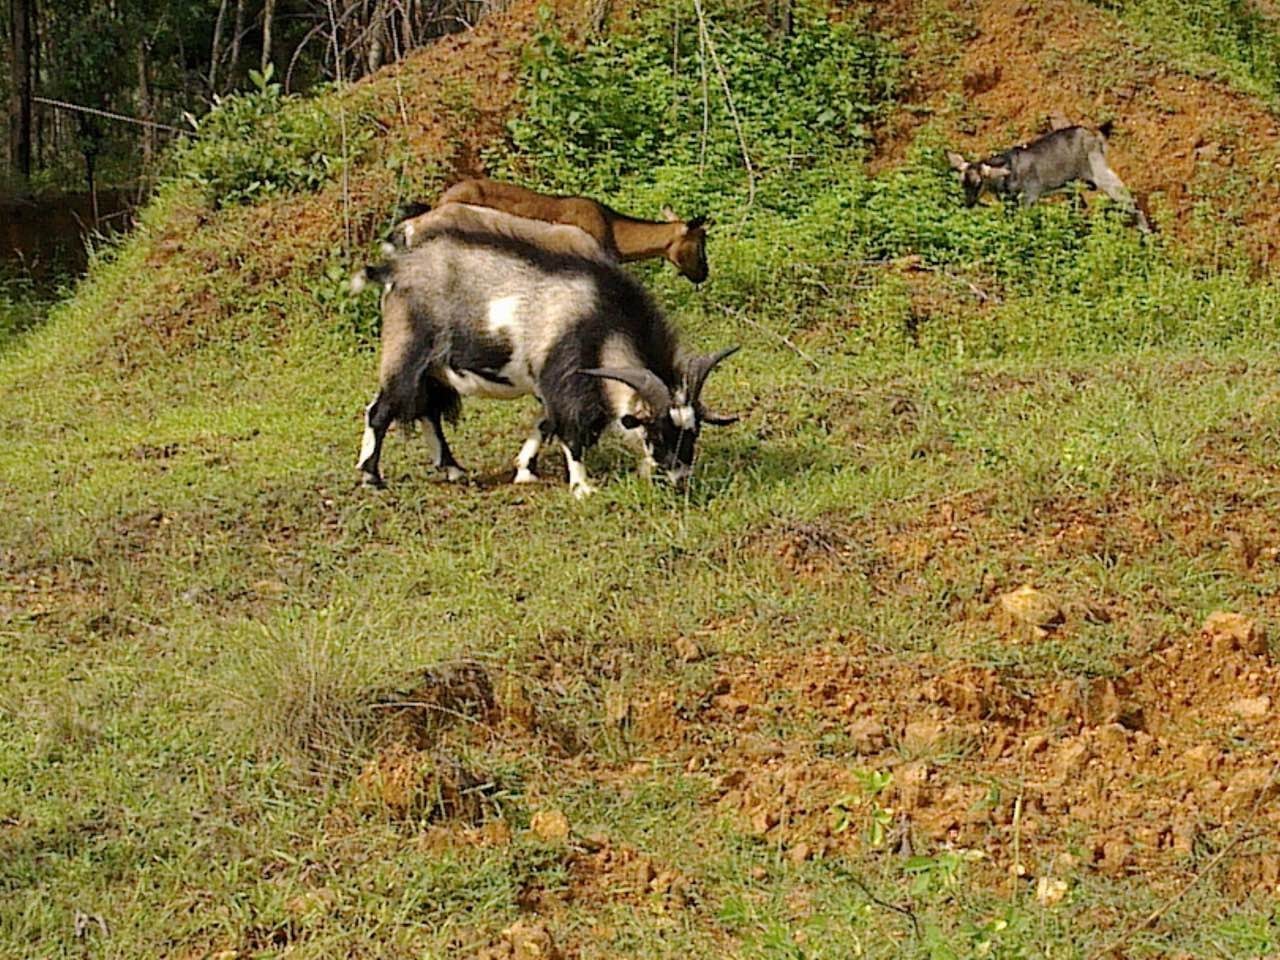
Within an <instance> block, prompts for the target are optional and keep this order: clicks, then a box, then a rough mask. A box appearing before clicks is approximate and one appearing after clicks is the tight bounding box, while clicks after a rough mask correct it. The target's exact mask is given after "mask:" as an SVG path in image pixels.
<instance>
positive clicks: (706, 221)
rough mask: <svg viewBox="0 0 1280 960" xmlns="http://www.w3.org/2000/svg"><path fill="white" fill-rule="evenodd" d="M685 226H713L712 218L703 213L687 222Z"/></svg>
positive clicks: (687, 227)
mask: <svg viewBox="0 0 1280 960" xmlns="http://www.w3.org/2000/svg"><path fill="white" fill-rule="evenodd" d="M684 226H685V230H705V229H707V227H709V226H711V218H710V217H708V216H706V215H705V214H701V215H699V216H696V217H694V218H693V219H692V220H689V221H688V222H686V223H685V225H684Z"/></svg>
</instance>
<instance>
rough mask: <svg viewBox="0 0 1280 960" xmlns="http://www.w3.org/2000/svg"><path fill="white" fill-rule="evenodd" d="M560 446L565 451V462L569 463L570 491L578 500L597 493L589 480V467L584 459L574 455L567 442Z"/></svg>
mask: <svg viewBox="0 0 1280 960" xmlns="http://www.w3.org/2000/svg"><path fill="white" fill-rule="evenodd" d="M560 448H561V449H562V450H563V451H564V460H565V463H567V464H568V465H569V492H570V493H572V494H573V496H574V498H575V499H577V500H581V499H582V498H583V497H588V496H590V495H591V494H593V493H595V492H596V488H595V487H593V486H592V485H591V484H590V483H588V482H587V468H586V467H585V466H584V465H583V463H582V461H581V460H580V459H578V457H576V456H574V453H573V451H572V450H570V449H569V447H568V445H567V444H563V443H562V444H560ZM579 453H581V451H579Z"/></svg>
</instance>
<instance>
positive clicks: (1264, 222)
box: [877, 0, 1280, 265]
mask: <svg viewBox="0 0 1280 960" xmlns="http://www.w3.org/2000/svg"><path fill="white" fill-rule="evenodd" d="M934 6H936V7H942V8H944V9H945V11H946V12H947V13H948V14H950V15H951V16H953V17H954V18H956V20H957V21H959V22H963V23H969V24H971V29H970V30H969V31H968V37H967V40H966V41H965V42H963V43H962V44H961V49H960V51H959V58H958V61H956V62H955V63H954V64H953V65H952V66H950V67H947V66H945V65H944V64H945V61H939V60H938V59H935V58H931V59H930V60H929V63H931V64H932V66H931V67H930V68H929V69H925V70H921V71H918V72H916V73H915V74H914V75H913V77H912V81H913V86H914V91H913V94H912V98H913V99H914V100H915V101H916V103H917V105H918V106H920V107H924V108H926V109H927V112H926V113H924V114H920V115H912V114H911V113H907V112H903V113H902V114H900V115H899V117H898V119H897V120H896V121H895V125H896V126H895V127H893V128H891V129H890V130H889V131H888V132H887V136H886V138H885V140H884V141H883V143H882V145H881V151H880V156H879V159H878V161H877V163H878V165H880V166H882V167H888V166H893V165H895V164H896V163H898V162H900V160H901V158H902V156H903V155H904V153H905V149H906V147H907V145H908V144H909V143H910V141H911V138H912V136H913V134H914V132H915V131H916V130H917V129H918V127H919V124H920V123H921V122H923V120H924V119H925V118H926V117H927V116H929V115H934V116H939V117H941V118H943V119H944V122H945V127H946V129H947V133H948V138H949V140H950V141H951V142H952V143H953V144H954V146H955V148H956V149H958V150H960V151H962V152H964V153H966V155H969V156H978V155H983V156H985V155H987V154H989V153H992V152H995V151H997V150H1001V149H1004V148H1005V147H1008V146H1010V145H1012V144H1015V143H1021V142H1025V141H1026V140H1030V139H1033V138H1034V137H1036V136H1038V135H1039V134H1041V133H1045V132H1047V131H1048V130H1050V129H1052V128H1053V127H1054V126H1056V125H1060V124H1062V123H1064V122H1069V123H1084V124H1096V123H1100V122H1102V121H1104V120H1108V119H1111V120H1114V121H1115V133H1114V134H1113V137H1112V141H1111V144H1110V158H1111V164H1112V166H1113V167H1114V168H1115V169H1116V171H1117V172H1118V173H1119V174H1120V176H1121V177H1123V178H1124V180H1125V182H1126V183H1127V184H1128V185H1129V186H1130V187H1131V188H1132V189H1133V190H1134V191H1135V193H1137V194H1138V195H1139V196H1140V199H1141V198H1146V202H1148V203H1149V204H1150V205H1151V207H1152V209H1153V210H1154V212H1155V214H1156V216H1157V218H1158V221H1159V224H1158V225H1159V228H1160V229H1162V230H1166V231H1168V232H1170V233H1172V234H1174V235H1175V236H1176V237H1177V238H1178V239H1179V240H1181V241H1183V242H1186V243H1188V244H1194V241H1195V239H1196V235H1197V232H1198V223H1199V222H1200V221H1198V220H1197V216H1196V204H1197V201H1198V200H1200V199H1202V198H1204V197H1206V196H1213V197H1215V198H1216V199H1217V200H1218V201H1219V203H1223V204H1224V205H1225V206H1226V207H1227V209H1228V210H1229V214H1228V216H1230V217H1231V218H1232V220H1233V222H1235V223H1237V224H1239V225H1240V226H1243V227H1245V228H1247V229H1246V230H1245V231H1244V232H1243V235H1244V236H1247V237H1248V240H1247V243H1248V248H1249V249H1248V252H1249V254H1250V255H1251V256H1252V257H1253V258H1254V259H1255V261H1257V262H1258V263H1260V264H1263V265H1266V264H1269V263H1271V262H1272V261H1273V260H1274V259H1275V257H1276V253H1277V250H1280V178H1278V177H1277V176H1276V175H1275V164H1276V161H1277V157H1278V155H1277V145H1278V144H1280V118H1277V116H1276V115H1275V114H1274V113H1272V112H1271V111H1269V110H1268V109H1266V108H1265V107H1264V106H1263V105H1262V104H1260V103H1259V102H1258V101H1256V100H1254V99H1252V98H1250V97H1248V96H1245V95H1243V94H1241V93H1238V92H1236V91H1234V90H1232V89H1231V88H1230V87H1229V86H1228V85H1227V84H1226V83H1225V82H1221V81H1218V80H1213V79H1208V78H1203V77H1197V76H1192V75H1190V74H1189V73H1187V72H1184V71H1179V70H1176V69H1174V68H1172V67H1171V66H1169V65H1167V64H1164V63H1162V62H1160V61H1159V60H1157V59H1156V58H1154V57H1150V56H1147V55H1146V51H1145V50H1143V49H1141V48H1140V47H1138V46H1137V45H1135V44H1134V43H1133V42H1132V41H1131V40H1129V39H1127V38H1126V33H1125V31H1123V30H1120V29H1118V28H1117V22H1116V20H1115V18H1114V17H1113V16H1112V15H1110V14H1108V13H1106V12H1104V11H1102V10H1100V9H1099V8H1097V7H1095V6H1092V5H1090V4H1087V3H1083V2H1079V0H1046V2H1037V3H1030V2H1021V3H992V2H978V3H973V2H961V0H948V2H945V3H942V4H938V5H934ZM926 7H929V5H927V4H919V3H914V2H910V0H903V2H894V3H889V4H885V5H884V6H883V8H882V9H881V10H880V12H879V14H878V16H879V18H880V22H881V23H882V24H883V25H884V26H885V27H886V28H887V29H889V30H890V31H891V32H895V33H898V34H899V35H900V36H901V38H902V42H903V43H904V45H905V46H906V47H907V49H908V51H911V50H915V49H920V48H921V46H922V45H927V44H929V43H930V42H931V40H930V38H929V37H928V36H925V35H922V34H921V29H922V17H923V15H924V13H923V9H924V8H926ZM938 15H939V13H938V11H937V10H934V11H933V16H935V17H936V16H938ZM957 97H958V98H959V99H960V100H961V101H962V103H963V107H962V108H960V109H956V108H954V106H953V105H952V104H949V100H951V98H957ZM1264 168H1265V169H1264ZM1238 175H1246V176H1247V177H1248V180H1249V184H1248V187H1247V189H1246V188H1245V187H1244V186H1243V184H1242V183H1241V182H1240V181H1239V178H1238Z"/></svg>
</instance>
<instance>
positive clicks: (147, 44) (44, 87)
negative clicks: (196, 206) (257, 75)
mask: <svg viewBox="0 0 1280 960" xmlns="http://www.w3.org/2000/svg"><path fill="white" fill-rule="evenodd" d="M504 5H505V0H5V3H4V5H3V7H0V13H3V17H4V21H5V23H4V27H5V30H6V35H7V37H8V40H9V43H8V46H7V60H8V70H7V71H6V73H7V80H8V82H7V84H6V87H7V93H8V97H7V99H8V106H9V130H8V156H9V169H10V171H11V172H12V174H13V176H14V178H15V179H16V180H17V181H18V182H23V183H31V184H32V185H34V186H36V187H55V188H61V189H66V188H69V187H71V186H72V185H74V184H84V185H85V186H87V187H88V188H89V189H90V192H92V191H93V189H94V188H95V187H97V186H98V185H99V184H100V183H103V182H105V183H109V184H113V185H126V184H134V183H139V182H145V181H146V180H147V179H148V178H149V176H150V175H151V174H152V172H153V168H154V164H155V162H156V159H157V157H158V156H159V152H160V147H161V137H162V136H164V135H165V134H162V133H161V132H160V128H158V127H157V126H154V125H152V124H162V125H182V115H183V113H184V112H190V113H192V114H195V115H199V114H201V113H203V112H204V111H205V110H207V109H208V108H209V107H210V106H211V105H212V104H213V103H214V101H215V99H216V98H217V97H219V96H225V95H227V94H228V93H233V92H235V91H237V90H242V89H245V88H246V87H248V86H249V72H250V70H251V69H256V70H260V71H265V68H266V65H267V64H268V63H275V65H276V68H277V69H276V75H277V76H279V77H280V78H281V79H282V80H283V82H284V85H285V88H286V90H287V91H290V92H301V91H305V90H307V89H309V88H311V87H312V86H314V85H315V84H316V83H319V82H323V81H327V80H333V79H343V80H353V79H358V78H360V77H362V76H364V75H366V74H367V73H370V72H372V71H373V70H376V69H378V68H379V67H380V66H382V65H383V64H385V63H388V62H394V61H395V60H398V59H399V58H400V57H402V56H404V54H405V53H407V52H408V51H409V50H412V49H413V48H415V47H417V46H420V45H421V44H422V43H424V42H426V41H428V40H430V39H432V38H434V37H437V36H439V35H441V34H443V33H447V32H451V31H453V30H457V29H461V28H464V27H465V26H467V25H469V24H471V23H474V22H475V21H477V20H478V19H479V18H480V17H482V16H483V15H485V14H486V13H488V12H489V11H490V10H492V9H495V8H499V7H501V6H504ZM48 101H58V102H59V105H54V104H51V103H49V102H48ZM61 104H67V105H74V107H79V108H91V109H93V110H98V111H103V112H104V113H106V114H119V115H122V116H124V117H128V118H133V119H134V120H137V121H141V122H140V123H133V124H131V123H127V122H125V121H121V120H118V119H112V118H110V117H106V116H103V115H101V114H88V113H85V112H83V111H82V110H77V109H73V107H72V106H65V105H61Z"/></svg>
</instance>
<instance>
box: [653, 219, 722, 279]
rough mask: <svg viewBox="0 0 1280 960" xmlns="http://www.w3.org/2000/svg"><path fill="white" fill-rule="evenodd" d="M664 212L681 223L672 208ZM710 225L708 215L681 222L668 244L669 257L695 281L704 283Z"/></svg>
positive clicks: (706, 269) (672, 220) (667, 254)
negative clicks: (708, 228) (679, 227)
mask: <svg viewBox="0 0 1280 960" xmlns="http://www.w3.org/2000/svg"><path fill="white" fill-rule="evenodd" d="M662 212H663V214H664V215H665V216H666V218H667V219H668V220H670V221H671V222H672V223H680V218H679V217H677V216H676V215H675V214H674V213H672V212H671V210H669V209H664V210H663V211H662ZM710 225H711V224H710V221H709V220H708V219H707V218H706V217H694V218H693V219H692V220H686V221H684V222H683V223H680V226H681V229H680V230H678V231H677V232H676V235H675V237H673V238H672V240H671V242H670V243H669V244H667V250H666V257H667V259H668V260H670V261H671V262H672V263H674V264H675V265H676V269H677V270H679V271H680V272H681V273H682V274H683V275H684V276H686V277H687V278H689V279H690V280H692V281H693V282H694V283H702V282H703V281H704V280H706V279H707V273H708V268H707V227H709V226H710Z"/></svg>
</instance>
